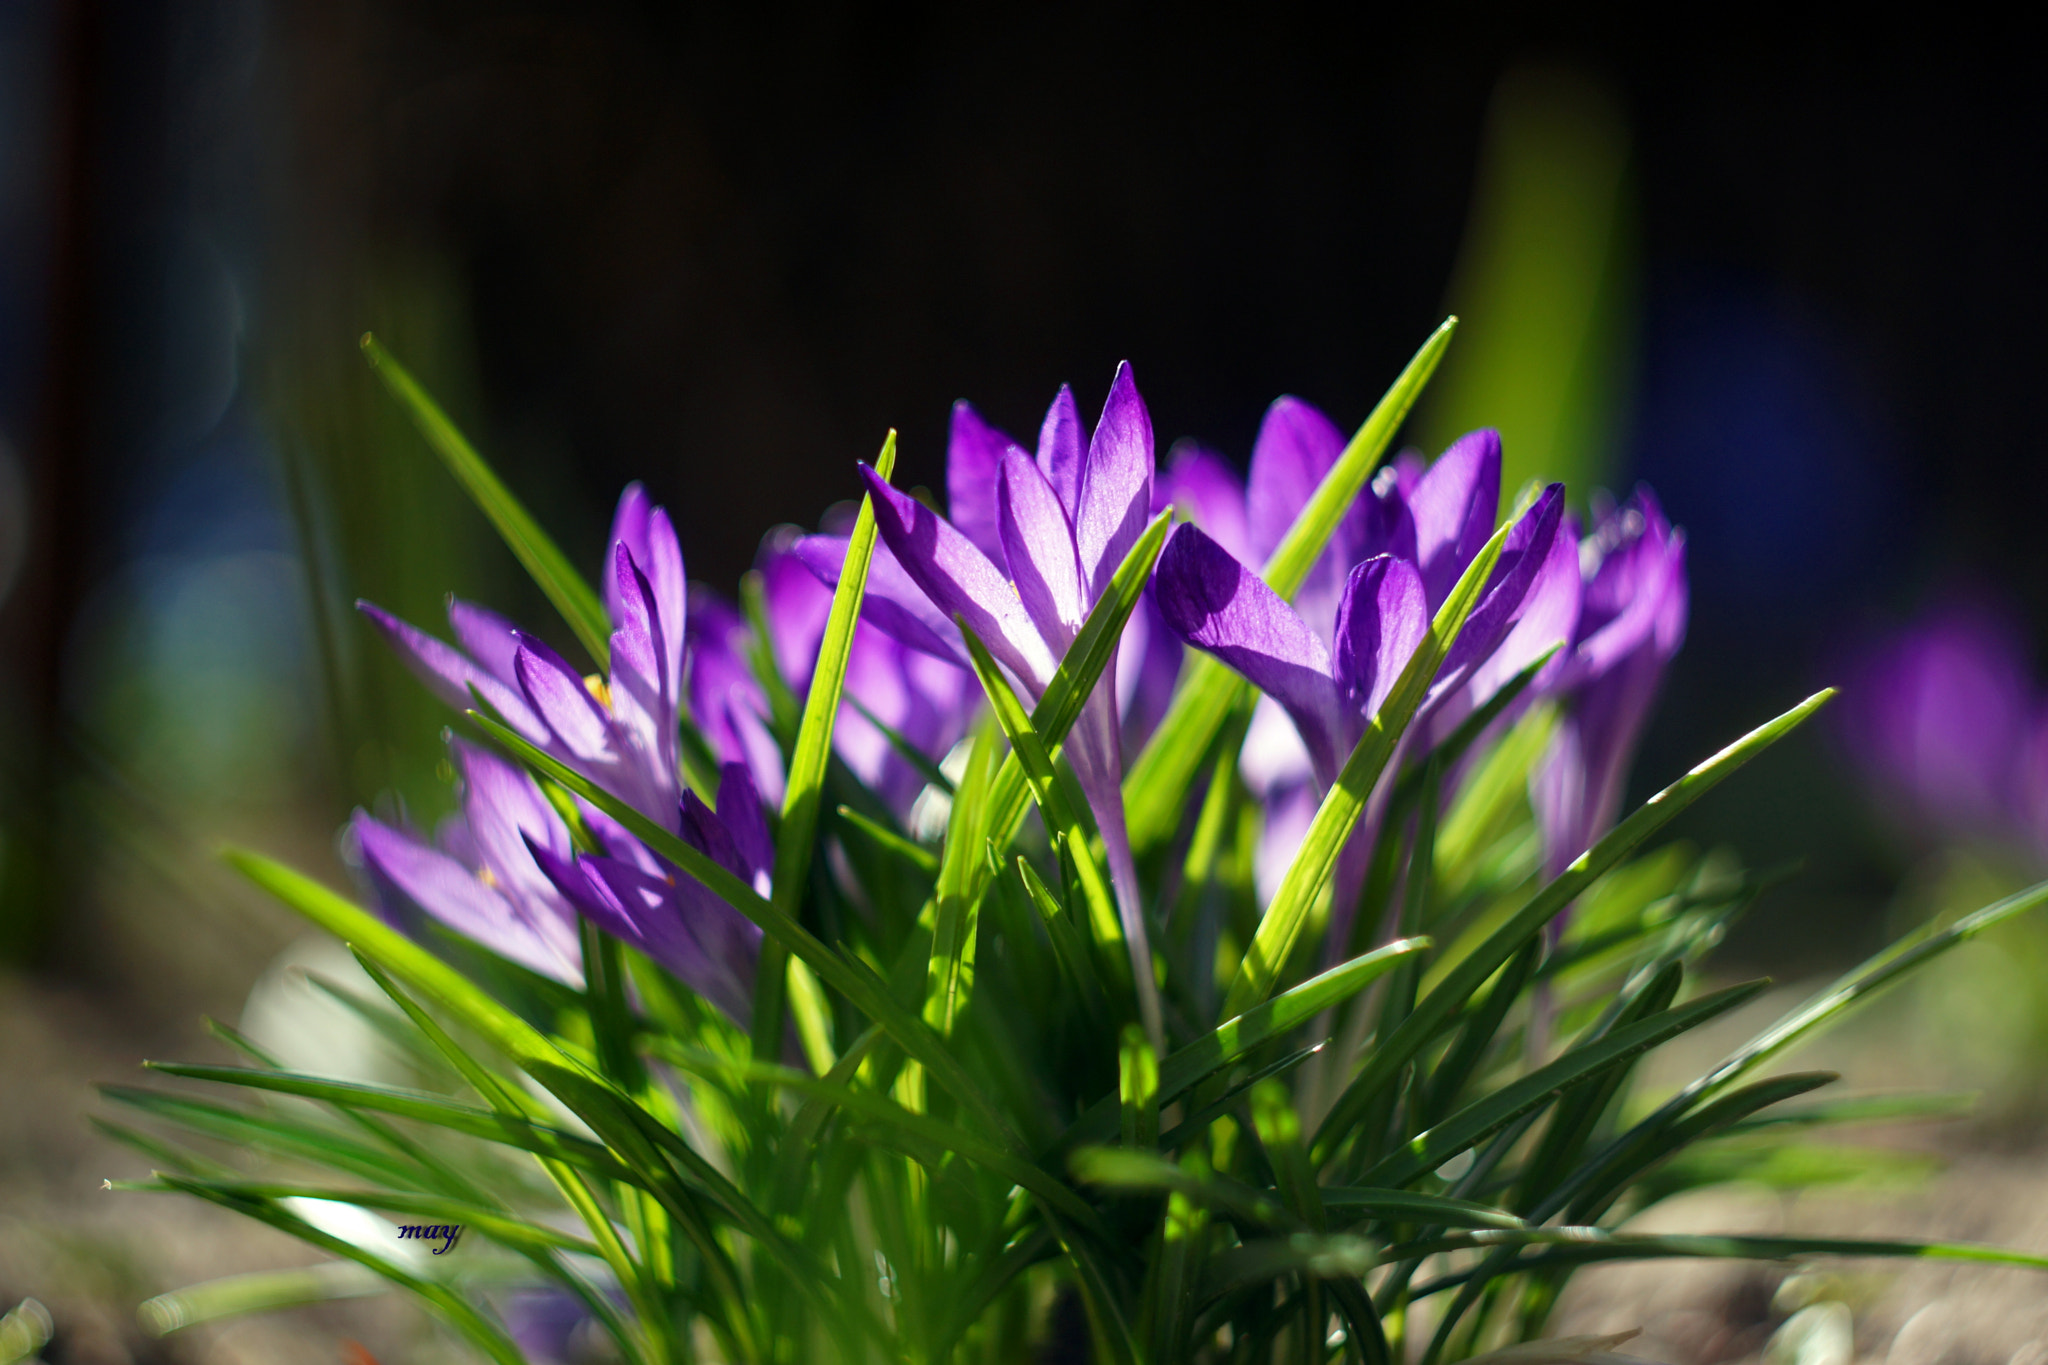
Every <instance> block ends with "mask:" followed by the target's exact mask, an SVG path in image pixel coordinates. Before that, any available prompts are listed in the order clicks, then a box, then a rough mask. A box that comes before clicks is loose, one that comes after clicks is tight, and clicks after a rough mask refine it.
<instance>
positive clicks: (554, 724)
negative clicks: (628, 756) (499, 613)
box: [513, 631, 618, 763]
mask: <svg viewBox="0 0 2048 1365" xmlns="http://www.w3.org/2000/svg"><path fill="white" fill-rule="evenodd" d="M513 668H514V671H515V672H516V673H517V674H518V676H519V687H520V690H521V691H522V692H524V693H525V694H526V700H527V702H528V703H529V704H530V705H531V706H532V707H533V710H534V712H535V714H537V715H539V716H540V718H541V719H542V721H544V722H545V723H546V725H547V727H548V730H549V731H550V732H551V733H552V734H553V735H554V736H555V738H556V739H558V740H560V741H561V743H562V746H563V748H565V749H566V750H568V752H569V753H570V754H571V755H572V756H573V757H575V758H577V759H580V760H582V761H583V762H585V763H594V762H605V763H610V762H614V761H616V760H617V758H618V751H617V749H616V748H615V747H614V746H613V742H612V739H613V737H612V722H611V717H610V716H609V715H608V714H607V713H606V712H605V709H604V708H603V707H602V706H600V705H598V702H597V699H596V698H595V697H593V696H591V695H590V689H589V688H588V687H587V686H585V684H584V681H583V678H582V676H581V675H580V674H578V673H577V672H576V670H575V669H573V668H571V667H570V666H569V663H568V661H567V660H566V659H564V658H563V657H562V656H561V655H559V654H557V653H555V651H554V650H552V649H550V648H548V646H547V643H546V642H545V641H543V640H540V639H538V638H536V637H534V636H532V635H528V634H526V633H525V632H524V631H521V632H520V635H519V654H518V657H517V658H516V659H515V660H514V663H513Z"/></svg>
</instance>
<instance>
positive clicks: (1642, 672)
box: [1529, 487, 1689, 874]
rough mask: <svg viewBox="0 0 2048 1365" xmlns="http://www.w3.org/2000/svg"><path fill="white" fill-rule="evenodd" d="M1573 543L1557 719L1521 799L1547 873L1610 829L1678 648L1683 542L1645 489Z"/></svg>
mask: <svg viewBox="0 0 2048 1365" xmlns="http://www.w3.org/2000/svg"><path fill="white" fill-rule="evenodd" d="M1559 541H1560V543H1561V544H1563V545H1566V546H1570V545H1572V544H1573V543H1574V542H1575V541H1576V542H1577V572H1576V573H1575V574H1573V575H1572V577H1573V586H1574V587H1575V588H1576V589H1577V598H1578V600H1577V602H1576V604H1575V607H1576V611H1575V620H1574V621H1570V622H1567V623H1566V626H1565V635H1566V637H1567V638H1568V639H1569V642H1570V647H1569V648H1568V649H1566V650H1564V651H1562V652H1561V653H1560V654H1559V655H1558V657H1557V659H1555V660H1554V661H1553V662H1552V663H1551V664H1550V665H1549V666H1548V667H1546V669H1545V676H1544V678H1543V679H1541V680H1540V681H1541V683H1542V685H1543V686H1544V687H1545V689H1546V690H1549V691H1551V692H1554V693H1556V694H1557V695H1560V696H1562V697H1563V698H1564V699H1565V700H1564V713H1563V715H1562V717H1561V718H1560V720H1559V723H1558V728H1557V732H1556V734H1555V735H1553V736H1552V738H1551V742H1550V747H1549V749H1548V750H1547V751H1546V753H1545V755H1544V757H1543V759H1542V760H1541V761H1540V762H1539V764H1538V765H1537V768H1536V771H1535V772H1534V773H1533V774H1532V775H1531V778H1530V783H1529V795H1530V800H1531V802H1532V804H1533V805H1534V806H1535V810H1536V818H1537V822H1538V824H1539V826H1540V827H1541V829H1542V831H1543V845H1544V855H1545V863H1546V865H1547V866H1548V868H1549V869H1550V871H1551V872H1552V873H1553V874H1554V873H1556V872H1559V871H1562V870H1563V869H1564V867H1565V866H1567V865H1568V864H1569V863H1570V862H1571V861H1572V859H1574V858H1576V857H1578V855H1579V854H1580V853H1582V852H1584V851H1585V849H1586V848H1587V847H1588V846H1590V845H1591V844H1592V842H1593V841H1594V840H1595V839H1597V838H1599V837H1600V836H1601V835H1602V834H1604V833H1606V832H1607V830H1608V828H1609V827H1610V826H1612V825H1613V824H1614V821H1615V817H1616V816H1617V815H1618V814H1619V812H1620V809H1621V799H1622V795H1623V791H1624V787H1625V785H1626V782H1627V778H1628V769H1629V763H1630V761H1631V760H1632V759H1633V758H1634V756H1635V746H1636V741H1637V740H1638V739H1639V738H1640V737H1641V734H1642V729H1643V723H1644V721H1645V720H1647V719H1648V717H1649V712H1650V707H1651V704H1652V703H1653V702H1654V701H1655V700H1656V697H1657V691H1658V688H1659V686H1660V685H1661V684H1662V682H1663V679H1664V669H1665V666H1666V665H1667V664H1669V663H1670V662H1671V658H1672V656H1673V655H1674V654H1676V653H1677V652H1678V647H1679V645H1680V644H1682V643H1683V642H1684V639H1685V623H1686V612H1687V606H1688V601H1689V598H1688V589H1687V582H1686V574H1685V534H1684V532H1682V531H1676V530H1673V529H1672V526H1671V523H1670V522H1669V521H1667V520H1665V517H1664V512H1663V509H1662V508H1660V507H1659V506H1658V505H1657V499H1656V496H1655V495H1654V494H1653V493H1651V492H1650V490H1649V489H1648V488H1645V487H1638V488H1637V489H1636V492H1635V494H1634V496H1632V497H1631V498H1630V499H1629V500H1628V501H1627V502H1626V503H1623V504H1622V505H1621V506H1619V507H1616V506H1614V505H1612V504H1611V503H1609V504H1607V505H1605V506H1598V507H1596V509H1595V513H1594V524H1593V531H1592V534H1591V535H1589V536H1587V537H1586V538H1585V540H1583V541H1578V540H1577V527H1576V526H1572V527H1571V528H1570V529H1569V530H1568V531H1567V533H1566V534H1565V535H1564V536H1560V537H1559Z"/></svg>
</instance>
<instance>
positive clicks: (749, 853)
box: [717, 763, 775, 896]
mask: <svg viewBox="0 0 2048 1365" xmlns="http://www.w3.org/2000/svg"><path fill="white" fill-rule="evenodd" d="M717 814H718V823H720V824H721V825H724V826H725V828H726V831H727V832H728V833H729V834H731V836H732V842H733V846H734V847H735V848H737V849H738V850H739V855H740V860H741V861H742V862H743V863H744V864H745V865H746V867H747V869H748V871H749V872H750V873H751V874H752V877H751V880H753V882H754V889H755V890H756V891H759V892H760V893H761V894H762V895H764V896H765V895H767V894H768V882H767V878H768V874H769V873H770V872H772V871H774V870H775V841H774V839H773V838H772V837H771V836H770V835H769V833H768V811H767V809H766V807H764V806H762V804H761V794H760V793H759V792H757V791H755V790H754V782H753V779H752V778H751V777H749V776H748V775H747V769H746V765H745V764H743V763H728V764H726V765H724V766H723V767H721V768H720V769H719V770H718V811H717Z"/></svg>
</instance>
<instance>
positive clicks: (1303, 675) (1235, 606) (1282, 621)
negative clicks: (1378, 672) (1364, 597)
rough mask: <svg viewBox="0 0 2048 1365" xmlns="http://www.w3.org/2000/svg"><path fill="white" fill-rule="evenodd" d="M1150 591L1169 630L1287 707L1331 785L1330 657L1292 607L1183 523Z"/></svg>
mask: <svg viewBox="0 0 2048 1365" xmlns="http://www.w3.org/2000/svg"><path fill="white" fill-rule="evenodd" d="M1153 591H1154V593H1155V594H1156V595H1157V598H1158V601H1159V614H1160V616H1161V617H1162V618H1164V620H1165V621H1166V624H1167V627H1168V628H1169V629H1171V630H1172V631H1173V632H1174V633H1175V634H1177V635H1179V636H1180V637H1181V638H1182V639H1183V640H1186V641H1187V642H1188V643H1189V644H1191V645H1193V646H1195V648H1197V649H1203V650H1207V651H1208V652H1209V653H1211V654H1214V655H1215V656H1216V657H1217V658H1219V659H1221V660H1222V661H1223V662H1224V663H1226V664H1228V665H1230V667H1232V668H1234V669H1236V670H1237V671H1238V672H1239V673H1241V674H1243V675H1244V676H1245V677H1246V678H1248V679H1249V680H1250V681H1251V683H1252V685H1253V686H1254V687H1257V688H1258V689H1259V690H1260V691H1262V692H1264V693H1266V694H1267V695H1268V696H1270V697H1272V698H1273V699H1274V700H1275V701H1277V702H1279V703H1280V704H1281V705H1282V706H1284V707H1286V708H1287V713H1288V714H1289V715H1290V716H1291V717H1293V719H1294V723H1295V725H1296V727H1297V728H1298V729H1299V730H1300V731H1301V737H1302V740H1303V742H1304V743H1305V744H1307V745H1308V748H1309V753H1310V754H1311V755H1312V756H1313V757H1314V758H1315V760H1316V764H1317V771H1318V775H1319V776H1320V777H1321V778H1322V779H1323V780H1324V781H1325V782H1328V781H1330V780H1331V779H1332V778H1333V777H1334V776H1335V773H1336V768H1335V757H1336V753H1337V746H1338V739H1339V728H1338V724H1337V715H1338V699H1337V688H1336V684H1335V683H1334V682H1333V681H1332V680H1331V677H1330V658H1329V653H1328V651H1326V650H1325V649H1324V648H1323V642H1322V641H1321V640H1318V639H1317V638H1316V636H1315V632H1313V631H1311V630H1310V629H1309V628H1308V625H1307V623H1305V622H1304V621H1303V620H1302V619H1301V618H1300V617H1299V616H1297V615H1295V613H1294V609H1293V608H1292V607H1290V606H1288V605H1287V604H1286V603H1285V602H1283V601H1281V600H1280V598H1279V597H1278V596H1277V595H1276V594H1275V593H1274V592H1273V590H1272V589H1271V588H1269V587H1267V586H1266V584H1265V582H1264V581H1263V580H1261V579H1260V578H1259V576H1258V575H1257V574H1255V573H1253V572H1252V571H1251V570H1250V569H1247V568H1246V567H1245V566H1244V565H1242V564H1240V563H1238V562H1237V561H1236V560H1235V559H1232V558H1231V557H1230V556H1229V555H1228V554H1226V553H1225V552H1224V550H1223V547H1222V546H1220V545H1218V544H1217V543H1216V542H1215V541H1213V540H1211V539H1209V537H1207V536H1206V535H1204V534H1202V532H1201V531H1200V530H1199V529H1198V528H1196V527H1194V526H1189V525H1181V526H1177V527H1175V528H1174V532H1173V535H1172V536H1171V537H1170V538H1169V539H1168V540H1167V542H1166V549H1165V550H1164V551H1162V552H1161V554H1160V556H1159V568H1158V571H1157V573H1155V574H1154V575H1153Z"/></svg>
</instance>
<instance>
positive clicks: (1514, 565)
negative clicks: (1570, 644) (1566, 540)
mask: <svg viewBox="0 0 2048 1365" xmlns="http://www.w3.org/2000/svg"><path fill="white" fill-rule="evenodd" d="M1563 518H1564V485H1563V484H1561V483H1554V484H1552V485H1550V487H1548V488H1546V489H1544V490H1543V496H1542V497H1540V498H1538V499H1536V502H1535V504H1534V505H1533V506H1532V507H1530V508H1529V510H1528V511H1526V512H1524V513H1523V514H1522V515H1521V516H1520V517H1519V518H1518V519H1517V520H1516V522H1515V524H1514V525H1513V526H1512V527H1510V528H1509V529H1508V534H1507V539H1506V540H1505V541H1503V542H1502V543H1501V551H1500V558H1499V559H1498V560H1496V561H1495V562H1494V566H1493V572H1492V573H1491V574H1489V575H1488V576H1487V587H1486V591H1485V592H1484V593H1483V594H1482V595H1481V596H1480V598H1479V604H1478V605H1477V606H1475V607H1474V608H1473V609H1472V614H1471V615H1470V616H1469V617H1467V618H1466V619H1465V628H1464V629H1463V630H1462V631H1460V632H1459V633H1458V638H1457V640H1456V641H1454V642H1453V643H1452V645H1451V651H1450V653H1449V655H1448V656H1446V657H1445V659H1444V667H1443V673H1444V676H1446V677H1449V676H1452V675H1456V674H1458V673H1460V672H1461V671H1466V670H1470V669H1472V668H1474V667H1475V666H1477V665H1478V664H1480V663H1481V662H1483V661H1484V660H1486V659H1487V658H1489V657H1490V656H1491V655H1492V654H1493V652H1494V651H1495V650H1496V649H1498V648H1500V644H1501V641H1503V640H1504V639H1506V638H1507V633H1508V631H1509V630H1510V629H1511V628H1512V627H1513V626H1514V624H1515V622H1516V621H1518V620H1520V619H1521V616H1522V609H1523V607H1524V606H1525V605H1527V602H1528V598H1529V593H1530V590H1531V589H1532V588H1534V587H1535V585H1536V580H1537V576H1538V574H1539V573H1540V572H1541V570H1542V569H1543V566H1544V563H1545V562H1546V561H1547V560H1548V559H1549V557H1550V548H1551V545H1552V544H1553V543H1554V542H1555V541H1556V539H1557V531H1558V527H1559V525H1560V524H1561V523H1562V521H1563ZM1489 534H1491V533H1490V532H1489ZM1423 578H1424V582H1425V583H1427V582H1428V573H1427V571H1426V570H1425V572H1424V576H1423ZM1436 605H1437V603H1436V602H1434V601H1432V603H1431V607H1432V609H1434V607H1435V606H1436Z"/></svg>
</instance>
